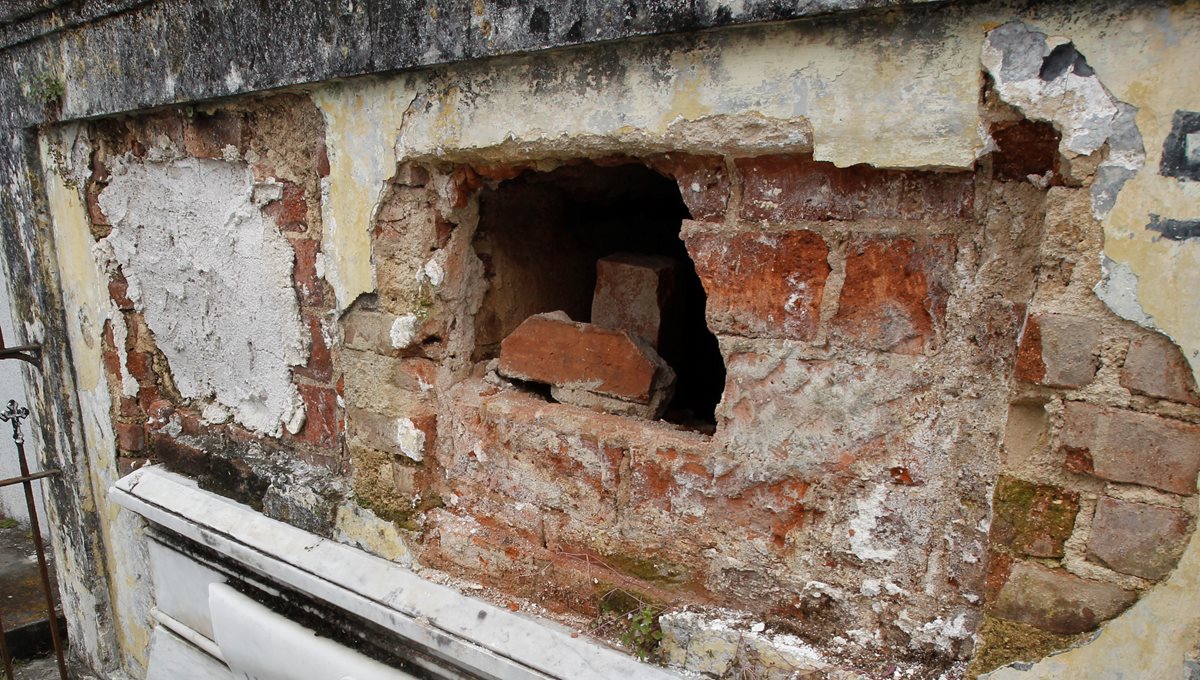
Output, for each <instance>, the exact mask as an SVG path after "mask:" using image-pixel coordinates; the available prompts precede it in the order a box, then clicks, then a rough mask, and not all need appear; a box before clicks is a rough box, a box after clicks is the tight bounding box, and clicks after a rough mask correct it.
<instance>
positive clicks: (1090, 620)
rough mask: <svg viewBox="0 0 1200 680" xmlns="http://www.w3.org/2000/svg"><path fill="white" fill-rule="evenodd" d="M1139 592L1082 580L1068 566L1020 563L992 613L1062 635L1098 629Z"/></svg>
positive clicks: (1014, 569) (1016, 564) (1013, 570)
mask: <svg viewBox="0 0 1200 680" xmlns="http://www.w3.org/2000/svg"><path fill="white" fill-rule="evenodd" d="M1136 599H1137V593H1135V592H1132V591H1128V590H1124V589H1122V588H1120V587H1118V586H1115V585H1112V584H1109V583H1100V582H1098V581H1089V580H1087V579H1082V578H1080V577H1078V576H1075V575H1074V574H1071V573H1069V572H1067V571H1066V570H1065V569H1047V568H1045V567H1042V566H1038V565H1034V564H1029V563H1025V562H1017V563H1014V564H1013V566H1012V572H1011V573H1010V574H1009V577H1008V580H1007V581H1006V582H1005V583H1004V586H1003V587H1002V588H1001V589H1000V595H999V597H997V599H996V604H995V606H994V607H993V608H992V612H991V613H992V615H993V616H996V617H999V618H1002V619H1007V620H1009V621H1017V622H1018V623H1025V624H1029V625H1031V626H1034V627H1036V628H1041V629H1042V630H1048V631H1050V632H1052V633H1059V634H1061V635H1071V634H1074V633H1083V632H1085V631H1089V630H1094V629H1095V628H1096V626H1098V625H1100V624H1101V623H1102V622H1104V621H1107V620H1109V619H1111V618H1113V617H1114V616H1116V615H1117V614H1120V613H1121V612H1123V611H1125V609H1126V608H1128V607H1129V605H1131V604H1133V602H1134V601H1135V600H1136Z"/></svg>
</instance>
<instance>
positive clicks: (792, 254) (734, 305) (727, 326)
mask: <svg viewBox="0 0 1200 680" xmlns="http://www.w3.org/2000/svg"><path fill="white" fill-rule="evenodd" d="M683 238H684V241H685V242H686V244H687V248H688V252H689V253H690V254H691V256H692V259H693V260H694V261H695V263H696V273H697V274H699V275H700V280H701V282H703V284H704V290H705V292H706V293H707V294H708V308H707V315H708V322H709V326H710V327H711V328H712V329H713V330H714V331H715V332H717V333H727V334H732V335H744V336H750V337H781V338H791V339H794V340H812V339H813V338H814V337H815V336H816V334H817V329H818V326H819V323H820V315H821V312H820V309H821V296H822V294H823V293H824V291H825V280H826V279H827V278H828V277H829V271H830V268H829V247H828V246H827V245H826V244H825V240H824V239H823V238H821V236H820V235H819V234H816V233H815V232H811V231H789V232H783V233H763V232H749V233H723V232H721V231H719V230H715V229H714V230H707V229H704V230H702V228H700V225H693V226H688V227H687V228H686V229H685V231H684V234H683Z"/></svg>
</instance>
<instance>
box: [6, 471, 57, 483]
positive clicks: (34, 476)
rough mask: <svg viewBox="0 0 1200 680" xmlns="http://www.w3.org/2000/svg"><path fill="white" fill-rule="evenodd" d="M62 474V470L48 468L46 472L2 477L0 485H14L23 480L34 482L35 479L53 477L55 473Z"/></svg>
mask: <svg viewBox="0 0 1200 680" xmlns="http://www.w3.org/2000/svg"><path fill="white" fill-rule="evenodd" d="M61 474H62V470H46V471H44V472H35V473H33V474H31V475H26V476H24V477H10V478H9V479H0V486H12V485H13V484H20V483H22V482H32V481H33V480H35V479H44V478H46V477H53V476H55V475H61Z"/></svg>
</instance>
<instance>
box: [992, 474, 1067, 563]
mask: <svg viewBox="0 0 1200 680" xmlns="http://www.w3.org/2000/svg"><path fill="white" fill-rule="evenodd" d="M992 507H993V511H992V512H993V516H992V541H994V542H996V543H1000V544H1003V545H1007V546H1009V547H1011V548H1012V549H1013V550H1015V551H1016V552H1019V553H1023V554H1025V555H1029V556H1031V557H1062V556H1063V555H1064V554H1065V551H1064V549H1063V544H1064V543H1065V542H1066V540H1067V539H1068V538H1070V536H1071V531H1072V530H1074V528H1075V515H1077V514H1078V513H1079V494H1078V493H1076V492H1074V491H1068V490H1067V489H1063V488H1060V487H1057V486H1051V485H1048V484H1033V483H1031V482H1027V481H1024V480H1021V479H1015V478H1012V477H1001V478H1000V481H999V483H997V485H996V494H995V497H994V499H993V501H992Z"/></svg>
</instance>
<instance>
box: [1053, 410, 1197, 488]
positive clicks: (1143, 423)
mask: <svg viewBox="0 0 1200 680" xmlns="http://www.w3.org/2000/svg"><path fill="white" fill-rule="evenodd" d="M1060 440H1061V442H1062V448H1063V450H1064V452H1065V453H1066V454H1067V455H1068V456H1072V457H1074V458H1075V459H1076V460H1080V459H1082V460H1084V461H1086V462H1087V463H1090V465H1091V468H1092V474H1093V475H1095V476H1097V477H1100V478H1101V479H1108V480H1112V481H1114V482H1131V483H1134V484H1144V485H1146V486H1153V487H1155V488H1158V489H1162V490H1164V491H1170V492H1171V493H1177V494H1185V495H1190V494H1193V493H1195V492H1196V475H1197V474H1200V425H1193V424H1190V423H1184V422H1180V421H1178V420H1171V419H1169V418H1162V417H1159V416H1154V415H1149V414H1146V413H1134V412H1132V411H1124V410H1121V409H1115V408H1106V407H1103V406H1095V405H1093V404H1085V403H1082V402H1076V401H1069V402H1067V404H1066V409H1065V422H1064V424H1063V431H1062V435H1061V437H1060Z"/></svg>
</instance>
